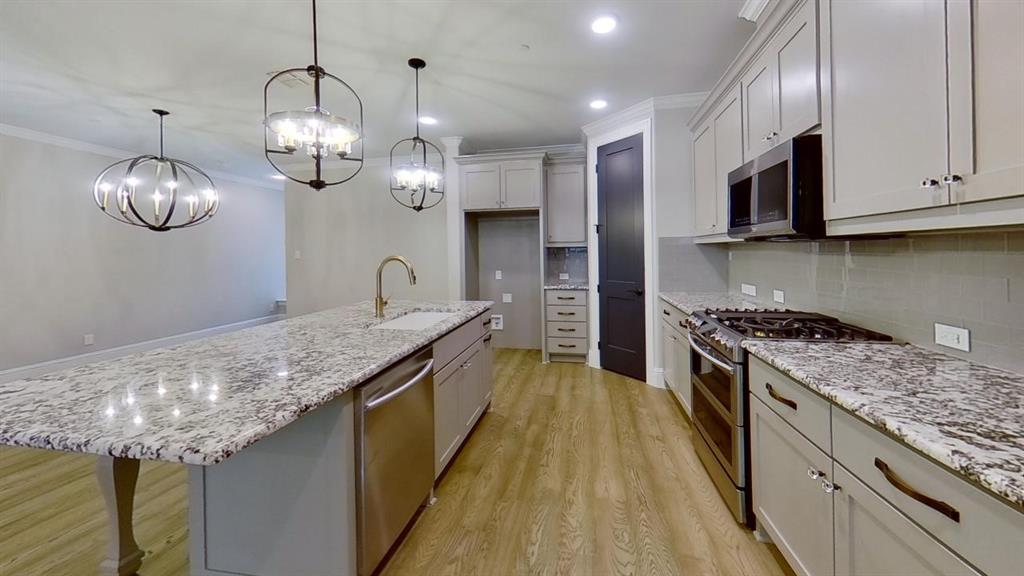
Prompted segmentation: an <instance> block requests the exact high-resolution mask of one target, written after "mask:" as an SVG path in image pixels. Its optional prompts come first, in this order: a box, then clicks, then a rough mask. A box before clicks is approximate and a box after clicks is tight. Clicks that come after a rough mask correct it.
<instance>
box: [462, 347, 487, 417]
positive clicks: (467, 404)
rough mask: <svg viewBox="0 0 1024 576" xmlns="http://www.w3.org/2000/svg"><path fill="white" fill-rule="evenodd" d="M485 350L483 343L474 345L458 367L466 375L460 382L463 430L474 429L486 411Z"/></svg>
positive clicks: (467, 351)
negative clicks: (484, 395) (484, 401)
mask: <svg viewBox="0 0 1024 576" xmlns="http://www.w3.org/2000/svg"><path fill="white" fill-rule="evenodd" d="M483 349H484V344H483V342H482V341H477V342H476V343H474V344H473V345H472V346H470V348H469V350H466V354H464V355H463V357H464V358H465V359H464V360H462V363H461V364H459V367H458V370H462V371H463V372H465V373H466V376H465V377H464V378H462V379H461V380H460V382H459V386H460V387H459V417H460V418H461V420H462V422H463V424H462V428H463V430H469V429H470V428H472V427H473V424H475V423H476V420H477V418H479V417H480V414H482V413H483V410H484V404H483V400H484V399H483V395H482V392H483V387H482V386H481V385H480V382H481V381H482V380H483V367H484V359H483ZM463 357H460V359H461V358H463Z"/></svg>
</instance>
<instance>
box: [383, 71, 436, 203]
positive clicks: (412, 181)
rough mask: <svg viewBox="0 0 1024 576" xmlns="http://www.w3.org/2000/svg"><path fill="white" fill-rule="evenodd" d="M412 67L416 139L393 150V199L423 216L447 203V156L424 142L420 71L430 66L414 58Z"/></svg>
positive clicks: (397, 145)
mask: <svg viewBox="0 0 1024 576" xmlns="http://www.w3.org/2000/svg"><path fill="white" fill-rule="evenodd" d="M409 67H410V68H412V69H413V70H415V71H416V135H415V136H413V137H412V138H405V139H404V140H399V141H398V142H396V143H395V145H394V146H392V147H391V197H392V198H394V199H395V200H396V201H397V202H398V203H399V204H401V205H402V206H405V207H406V208H412V209H413V210H415V211H417V212H419V211H421V210H425V209H427V208H433V207H434V206H437V205H438V204H439V203H440V202H441V200H443V199H444V154H442V153H441V150H440V149H439V148H438V147H437V146H435V145H434V144H433V143H431V142H430V141H428V140H424V139H423V138H420V70H422V69H424V68H426V67H427V63H426V62H424V61H423V60H421V59H420V58H412V59H411V60H409ZM396 152H397V154H398V156H397V157H396V156H395V154H396ZM406 153H408V156H406ZM428 154H429V155H430V156H437V157H438V158H440V160H441V165H440V167H437V166H434V165H431V164H430V161H429V160H428V158H427V156H428Z"/></svg>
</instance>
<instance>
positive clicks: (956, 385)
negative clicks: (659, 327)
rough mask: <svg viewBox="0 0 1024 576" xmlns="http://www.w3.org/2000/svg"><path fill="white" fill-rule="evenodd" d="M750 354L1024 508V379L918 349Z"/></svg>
mask: <svg viewBox="0 0 1024 576" xmlns="http://www.w3.org/2000/svg"><path fill="white" fill-rule="evenodd" d="M743 347H744V348H746V349H747V350H748V351H749V352H750V353H751V354H753V355H754V356H757V357H758V358H760V359H762V360H764V361H765V362H768V363H769V364H771V365H772V366H774V367H775V368H778V369H779V370H781V371H782V372H784V373H786V374H788V375H789V376H791V377H793V378H795V379H796V380H797V381H799V382H801V383H803V384H804V385H805V386H807V387H808V388H810V389H811V390H814V391H815V392H818V393H819V394H821V395H822V396H824V397H825V398H828V399H829V400H831V401H832V402H834V403H835V404H837V405H839V406H840V407H842V408H845V409H846V410H848V411H849V412H851V413H852V414H854V415H855V416H857V417H859V418H860V419H862V420H864V421H866V422H868V423H869V424H872V425H874V426H875V427H876V428H879V429H881V430H882V431H883V432H885V433H887V434H888V435H890V436H892V437H894V438H896V439H898V440H900V441H901V442H903V443H904V444H906V445H908V446H910V447H911V448H914V449H915V450H917V451H918V452H920V453H922V454H924V455H926V456H928V457H929V458H931V459H932V460H934V461H936V462H938V463H939V464H942V465H944V466H946V467H947V468H949V469H951V470H953V471H954V472H956V473H958V474H960V475H961V476H963V477H964V478H966V479H968V480H969V481H972V482H974V483H975V484H977V485H979V486H981V487H982V488H984V489H986V490H988V491H990V492H993V493H995V494H997V495H999V496H1001V497H1003V498H1005V499H1006V500H1008V501H1009V502H1011V503H1013V504H1015V505H1016V506H1018V507H1020V508H1024V375H1020V374H1015V373H1013V372H1008V371H1005V370H1000V369H997V368H990V367H987V366H982V365H980V364H975V363H973V362H969V361H967V360H962V359H960V358H956V357H953V356H948V355H946V354H942V353H939V352H933V351H931V350H926V349H924V348H920V347H917V346H913V345H910V344H903V345H901V344H884V343H856V344H841V343H825V342H784V341H778V340H775V341H771V340H759V341H746V342H744V343H743Z"/></svg>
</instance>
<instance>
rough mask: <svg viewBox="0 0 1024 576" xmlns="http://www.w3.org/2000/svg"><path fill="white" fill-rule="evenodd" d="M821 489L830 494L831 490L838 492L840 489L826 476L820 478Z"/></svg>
mask: <svg viewBox="0 0 1024 576" xmlns="http://www.w3.org/2000/svg"><path fill="white" fill-rule="evenodd" d="M821 490H822V491H823V492H824V493H825V494H831V493H833V492H838V491H839V490H840V488H839V486H838V485H836V484H835V483H834V482H832V481H831V480H829V479H828V478H822V480H821Z"/></svg>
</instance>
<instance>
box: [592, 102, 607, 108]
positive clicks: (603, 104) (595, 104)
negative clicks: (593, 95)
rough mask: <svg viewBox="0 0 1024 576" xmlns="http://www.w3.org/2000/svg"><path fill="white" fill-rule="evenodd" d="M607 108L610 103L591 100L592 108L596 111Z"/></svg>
mask: <svg viewBox="0 0 1024 576" xmlns="http://www.w3.org/2000/svg"><path fill="white" fill-rule="evenodd" d="M606 106H608V103H607V102H605V101H604V100H591V102H590V107H591V108H593V109H594V110H600V109H602V108H604V107H606Z"/></svg>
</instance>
